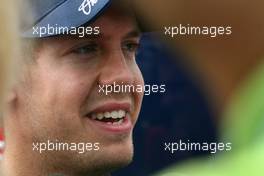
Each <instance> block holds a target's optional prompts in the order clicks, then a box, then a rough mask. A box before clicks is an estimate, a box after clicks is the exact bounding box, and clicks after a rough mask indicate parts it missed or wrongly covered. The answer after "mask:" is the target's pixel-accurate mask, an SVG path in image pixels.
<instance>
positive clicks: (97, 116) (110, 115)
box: [91, 110, 126, 123]
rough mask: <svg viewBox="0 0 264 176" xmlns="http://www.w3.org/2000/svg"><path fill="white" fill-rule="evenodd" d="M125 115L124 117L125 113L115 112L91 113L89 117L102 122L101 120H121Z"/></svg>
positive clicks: (122, 111)
mask: <svg viewBox="0 0 264 176" xmlns="http://www.w3.org/2000/svg"><path fill="white" fill-rule="evenodd" d="M125 115H126V111H124V110H115V111H111V112H103V113H93V114H92V115H91V117H92V119H93V120H95V119H98V120H102V119H103V118H112V119H122V118H124V117H125ZM116 123H117V122H116Z"/></svg>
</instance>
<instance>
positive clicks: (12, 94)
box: [5, 88, 17, 104]
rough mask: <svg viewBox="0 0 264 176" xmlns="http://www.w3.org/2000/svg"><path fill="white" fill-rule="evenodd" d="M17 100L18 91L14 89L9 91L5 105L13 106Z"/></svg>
mask: <svg viewBox="0 0 264 176" xmlns="http://www.w3.org/2000/svg"><path fill="white" fill-rule="evenodd" d="M16 99H17V92H16V89H15V88H13V89H10V90H8V92H7V96H6V98H5V103H7V104H10V103H11V104H12V103H14V102H15V100H16Z"/></svg>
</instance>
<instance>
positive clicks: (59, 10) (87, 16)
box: [22, 0, 110, 38]
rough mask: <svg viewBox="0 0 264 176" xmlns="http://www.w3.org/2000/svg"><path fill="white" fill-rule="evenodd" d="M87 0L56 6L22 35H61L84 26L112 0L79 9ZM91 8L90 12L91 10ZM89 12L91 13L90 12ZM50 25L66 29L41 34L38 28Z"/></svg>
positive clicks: (32, 36)
mask: <svg viewBox="0 0 264 176" xmlns="http://www.w3.org/2000/svg"><path fill="white" fill-rule="evenodd" d="M85 2H88V1H86V0H68V1H65V2H64V3H62V4H61V5H59V6H58V7H56V8H55V9H54V10H52V11H51V12H50V13H48V14H47V15H46V16H44V17H43V18H42V19H41V20H40V21H39V22H38V23H37V24H35V25H34V26H33V27H32V28H31V29H29V30H27V31H26V32H24V33H22V37H25V38H41V37H50V36H54V35H60V34H62V33H64V32H66V31H65V30H67V29H71V28H77V27H79V26H82V25H84V24H86V23H88V22H90V21H92V20H93V19H95V18H96V16H98V15H99V14H100V13H101V12H102V11H103V9H104V8H106V7H107V6H108V4H109V2H110V0H97V2H96V3H95V4H94V6H90V7H91V8H89V6H86V8H84V9H79V8H80V7H81V5H82V4H83V3H85ZM89 9H90V12H89ZM88 12H89V13H88ZM48 26H49V27H54V28H55V27H57V28H58V27H61V28H64V29H65V30H59V31H57V32H53V33H49V32H46V33H44V34H42V35H40V34H39V33H38V32H37V30H38V31H39V30H40V29H45V28H46V30H47V28H48Z"/></svg>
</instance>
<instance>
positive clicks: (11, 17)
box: [0, 0, 19, 175]
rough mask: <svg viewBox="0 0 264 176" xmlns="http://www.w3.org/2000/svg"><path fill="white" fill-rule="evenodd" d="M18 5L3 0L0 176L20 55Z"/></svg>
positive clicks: (0, 76) (0, 58)
mask: <svg viewBox="0 0 264 176" xmlns="http://www.w3.org/2000/svg"><path fill="white" fill-rule="evenodd" d="M16 15H17V14H16V5H15V3H14V1H12V0H10V1H7V0H3V1H1V6H0V21H1V26H0V38H1V41H0V114H1V115H0V160H1V161H0V175H3V174H2V169H3V168H2V159H3V156H2V155H3V150H4V141H3V119H2V118H3V116H2V113H3V111H4V109H5V106H4V104H5V103H4V102H5V100H6V99H8V98H10V97H8V95H7V92H8V89H10V87H11V84H12V83H13V82H14V79H15V78H14V77H15V68H14V64H17V63H16V61H17V60H16V59H17V58H18V56H19V54H18V52H19V40H18V21H17V16H16Z"/></svg>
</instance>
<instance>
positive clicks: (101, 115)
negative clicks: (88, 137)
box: [96, 113, 104, 120]
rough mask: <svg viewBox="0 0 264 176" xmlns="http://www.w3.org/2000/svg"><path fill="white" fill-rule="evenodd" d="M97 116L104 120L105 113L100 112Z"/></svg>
mask: <svg viewBox="0 0 264 176" xmlns="http://www.w3.org/2000/svg"><path fill="white" fill-rule="evenodd" d="M96 117H97V119H99V120H102V119H103V118H104V114H103V113H98V114H97V115H96Z"/></svg>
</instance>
